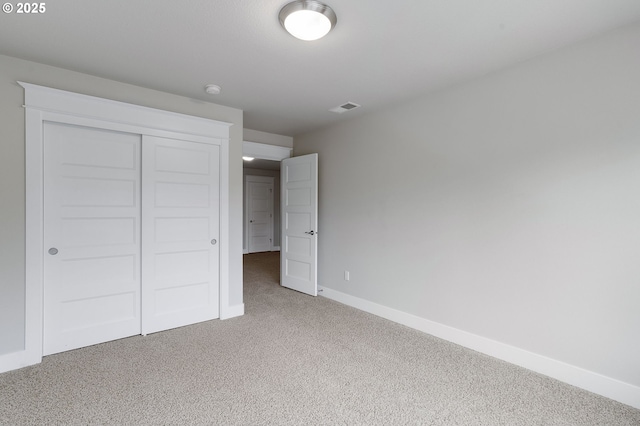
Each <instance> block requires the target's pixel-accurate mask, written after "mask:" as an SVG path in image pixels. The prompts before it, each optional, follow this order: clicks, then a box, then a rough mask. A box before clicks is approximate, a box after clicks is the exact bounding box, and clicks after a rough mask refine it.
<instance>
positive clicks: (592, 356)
mask: <svg viewBox="0 0 640 426" xmlns="http://www.w3.org/2000/svg"><path fill="white" fill-rule="evenodd" d="M639 46H640V25H635V26H631V27H627V28H623V29H621V30H619V31H617V32H613V33H610V34H608V35H606V36H604V37H601V38H598V39H594V40H591V41H588V42H586V43H582V44H580V45H576V46H573V47H571V48H567V49H563V50H559V51H555V52H551V53H550V54H547V55H545V56H542V57H539V58H537V59H535V60H531V61H528V62H526V63H522V64H519V65H517V66H515V67H511V68H509V69H507V70H504V71H501V72H499V73H494V74H491V75H487V76H484V77H483V78H480V79H478V80H475V81H473V82H470V83H467V84H463V85H459V86H456V87H453V88H450V89H447V90H444V91H441V92H438V93H435V94H431V95H429V96H424V97H420V98H417V99H415V100H414V101H412V102H409V103H404V104H401V105H396V106H392V107H389V108H387V109H385V110H380V111H373V112H371V113H369V114H368V115H366V116H363V117H359V118H357V119H352V120H350V121H346V122H343V123H341V124H339V125H336V126H334V127H332V128H329V129H325V130H322V131H318V132H314V133H310V134H306V135H302V136H299V137H296V138H295V140H294V153H295V155H302V154H307V153H312V152H317V153H319V176H320V181H319V206H320V207H319V208H320V210H319V220H320V223H319V230H320V231H321V234H320V235H321V238H320V239H319V284H320V285H321V286H325V287H328V288H330V289H333V290H336V291H340V292H343V293H346V294H349V295H352V296H356V297H359V298H361V299H365V300H367V301H371V302H374V303H377V304H380V305H384V306H387V307H390V308H394V309H397V310H400V311H403V312H406V313H410V314H413V315H416V316H418V317H421V318H425V319H428V320H432V321H435V322H437V323H440V324H444V325H447V326H451V327H455V328H457V329H461V330H464V331H467V332H470V333H473V334H475V335H479V336H483V337H486V338H489V339H493V340H496V341H498V342H503V343H506V344H509V345H512V346H515V347H517V348H521V349H524V350H527V351H530V352H533V353H537V354H540V355H544V356H547V357H550V358H552V359H555V360H559V361H563V362H565V363H568V364H571V365H573V366H578V367H582V368H584V369H586V370H589V371H592V372H596V373H600V374H602V375H605V376H608V377H610V378H614V379H619V380H621V381H623V382H627V383H629V384H632V385H635V386H638V385H640V363H639V362H638V360H640V345H639V344H638V338H639V330H640V305H639V302H640V78H639V76H640V50H639ZM396 78H397V77H396ZM364 108H366V105H365V106H364ZM381 170H384V173H381V172H380V171H381ZM344 270H349V271H350V273H351V280H350V281H348V282H347V281H344V280H343V273H344Z"/></svg>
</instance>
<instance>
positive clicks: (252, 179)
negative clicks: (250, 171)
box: [243, 175, 276, 253]
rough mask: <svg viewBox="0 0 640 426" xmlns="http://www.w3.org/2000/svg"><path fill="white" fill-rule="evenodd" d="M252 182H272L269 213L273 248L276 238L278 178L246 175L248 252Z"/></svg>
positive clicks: (246, 242)
mask: <svg viewBox="0 0 640 426" xmlns="http://www.w3.org/2000/svg"><path fill="white" fill-rule="evenodd" d="M252 182H258V183H270V184H271V210H270V211H269V214H270V215H271V238H270V240H271V244H270V246H271V249H273V240H274V238H275V226H274V224H275V222H274V220H275V211H274V210H275V206H274V204H275V200H276V193H275V190H276V187H275V186H276V178H275V177H273V176H254V175H246V176H245V181H244V188H245V189H244V206H245V208H244V210H245V215H244V229H245V231H246V232H245V233H244V243H243V244H244V246H245V247H246V249H245V250H246V252H247V253H250V251H249V184H250V183H252Z"/></svg>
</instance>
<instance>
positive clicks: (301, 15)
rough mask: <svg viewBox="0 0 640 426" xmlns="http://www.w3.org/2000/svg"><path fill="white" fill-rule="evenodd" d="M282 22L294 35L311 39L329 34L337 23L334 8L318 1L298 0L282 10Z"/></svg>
mask: <svg viewBox="0 0 640 426" xmlns="http://www.w3.org/2000/svg"><path fill="white" fill-rule="evenodd" d="M279 18H280V23H281V24H282V26H283V27H284V28H285V29H286V30H287V31H288V32H289V33H290V34H291V35H292V36H294V37H296V38H299V39H300V40H305V41H311V40H317V39H319V38H322V37H324V36H325V35H327V33H328V32H329V31H331V28H333V26H334V25H335V24H336V15H335V13H334V12H333V10H332V9H331V8H330V7H329V6H327V5H325V4H323V3H320V2H318V1H312V0H297V1H294V2H291V3H289V4H287V5H286V6H284V7H283V8H282V10H280V16H279Z"/></svg>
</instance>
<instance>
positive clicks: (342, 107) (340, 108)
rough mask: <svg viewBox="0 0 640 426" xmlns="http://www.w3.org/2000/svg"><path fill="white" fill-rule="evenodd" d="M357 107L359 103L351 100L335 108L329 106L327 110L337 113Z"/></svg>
mask: <svg viewBox="0 0 640 426" xmlns="http://www.w3.org/2000/svg"><path fill="white" fill-rule="evenodd" d="M358 107H360V105H358V104H356V103H353V102H347V103H346V104H344V105H340V106H337V107H335V108H331V109H330V110H329V111H331V112H337V113H338V114H342V113H343V112H345V111H350V110H352V109H356V108H358Z"/></svg>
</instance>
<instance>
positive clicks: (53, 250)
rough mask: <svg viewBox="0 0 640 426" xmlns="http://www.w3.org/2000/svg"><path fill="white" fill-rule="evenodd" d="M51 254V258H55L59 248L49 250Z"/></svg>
mask: <svg viewBox="0 0 640 426" xmlns="http://www.w3.org/2000/svg"><path fill="white" fill-rule="evenodd" d="M49 254H50V255H51V256H55V255H56V254H58V249H57V248H55V247H51V248H50V249H49Z"/></svg>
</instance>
